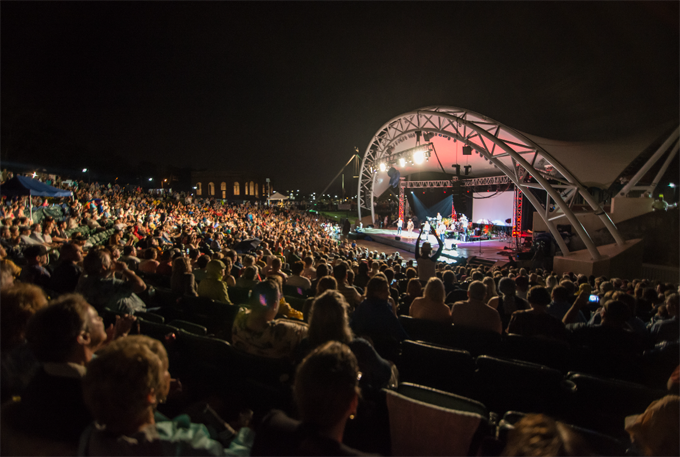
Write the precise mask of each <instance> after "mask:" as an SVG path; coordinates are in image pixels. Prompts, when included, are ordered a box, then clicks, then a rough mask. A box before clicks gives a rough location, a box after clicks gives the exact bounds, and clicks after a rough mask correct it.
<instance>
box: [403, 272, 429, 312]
mask: <svg viewBox="0 0 680 457" xmlns="http://www.w3.org/2000/svg"><path fill="white" fill-rule="evenodd" d="M422 295H423V286H422V285H421V284H420V280H419V279H418V278H411V279H409V280H408V286H406V293H405V294H403V295H402V296H401V299H400V303H399V307H398V309H397V314H399V315H405V316H408V315H409V314H408V312H409V308H410V307H411V303H413V300H415V299H416V298H418V297H421V296H422Z"/></svg>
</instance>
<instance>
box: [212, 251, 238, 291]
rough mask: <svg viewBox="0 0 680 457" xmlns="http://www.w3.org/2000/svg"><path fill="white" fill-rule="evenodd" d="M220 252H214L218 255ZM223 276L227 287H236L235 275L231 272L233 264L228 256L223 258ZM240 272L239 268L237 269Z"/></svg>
mask: <svg viewBox="0 0 680 457" xmlns="http://www.w3.org/2000/svg"><path fill="white" fill-rule="evenodd" d="M219 255H220V254H216V256H219ZM223 260H224V267H225V268H224V278H222V280H223V281H224V282H226V283H227V287H236V277H234V275H233V274H232V273H231V272H233V271H234V264H233V262H232V260H231V259H230V258H229V257H225V258H224V259H223ZM237 271H239V272H240V270H237Z"/></svg>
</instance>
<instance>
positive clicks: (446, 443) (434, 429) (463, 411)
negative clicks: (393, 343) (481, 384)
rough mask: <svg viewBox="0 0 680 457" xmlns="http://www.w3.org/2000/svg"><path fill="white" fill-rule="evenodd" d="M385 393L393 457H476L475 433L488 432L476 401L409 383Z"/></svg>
mask: <svg viewBox="0 0 680 457" xmlns="http://www.w3.org/2000/svg"><path fill="white" fill-rule="evenodd" d="M385 392H386V394H387V409H388V411H389V418H390V436H391V442H392V455H470V454H471V455H475V453H476V446H474V445H473V442H474V443H478V442H479V439H478V437H479V433H478V432H480V431H481V434H482V435H484V434H486V433H487V427H488V420H489V416H488V412H487V410H486V408H485V407H484V405H483V404H481V403H479V402H476V401H474V400H471V399H469V398H465V397H462V396H459V395H454V394H450V393H447V392H443V391H440V390H436V389H430V388H427V387H424V386H419V385H416V384H410V383H402V384H401V385H400V386H399V388H398V389H397V390H396V391H393V390H386V391H385ZM476 438H477V439H476Z"/></svg>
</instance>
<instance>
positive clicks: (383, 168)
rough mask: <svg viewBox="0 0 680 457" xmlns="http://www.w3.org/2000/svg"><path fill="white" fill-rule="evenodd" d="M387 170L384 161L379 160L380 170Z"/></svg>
mask: <svg viewBox="0 0 680 457" xmlns="http://www.w3.org/2000/svg"><path fill="white" fill-rule="evenodd" d="M385 170H387V165H385V162H380V171H385Z"/></svg>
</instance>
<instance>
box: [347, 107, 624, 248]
mask: <svg viewBox="0 0 680 457" xmlns="http://www.w3.org/2000/svg"><path fill="white" fill-rule="evenodd" d="M416 131H420V132H421V133H422V134H425V133H433V134H443V135H447V136H450V137H452V138H454V139H456V140H458V141H461V142H462V143H464V144H465V145H467V146H470V147H472V148H473V149H474V150H475V151H477V153H479V154H480V155H481V156H482V157H484V159H485V160H486V161H489V162H490V163H492V164H493V165H494V166H495V167H496V168H497V169H498V170H499V171H500V172H502V173H503V174H504V175H505V176H506V177H507V178H508V179H509V180H510V181H512V182H513V183H514V184H515V186H516V187H517V188H518V189H520V190H521V191H522V193H523V194H524V195H526V197H527V199H529V201H530V202H531V203H532V205H533V206H534V208H536V210H537V212H538V214H539V216H540V217H541V218H542V219H543V221H544V222H545V224H546V226H547V227H548V229H549V230H550V232H551V233H552V235H553V237H554V238H555V241H556V242H557V244H558V246H559V248H560V250H561V251H562V253H563V255H568V254H569V248H568V247H567V246H566V244H565V242H564V240H563V239H562V237H561V235H560V234H559V232H558V230H557V227H556V225H555V221H556V220H558V219H559V218H561V217H566V218H567V220H568V221H569V222H570V223H571V225H572V226H573V227H574V230H575V231H576V233H577V234H578V235H579V237H580V238H581V239H582V240H583V242H584V244H585V246H586V248H587V249H588V251H589V253H590V255H591V257H592V258H593V260H599V259H602V258H603V256H602V255H601V254H600V252H599V251H598V249H597V247H596V246H595V243H594V242H593V240H592V239H591V237H590V235H589V234H588V233H587V231H586V229H585V227H583V225H582V224H581V222H580V221H579V220H578V218H577V217H576V215H575V214H574V212H573V211H572V210H571V203H572V202H573V201H574V197H575V196H576V195H577V194H580V195H581V196H582V197H583V199H584V200H585V201H586V202H587V203H588V205H589V206H590V207H591V209H592V212H593V213H594V214H595V215H597V216H598V217H599V218H600V220H601V221H602V223H603V224H604V226H605V227H606V228H607V229H608V230H609V232H610V233H611V235H612V237H613V238H614V240H615V241H616V243H617V244H619V245H622V244H625V241H624V240H623V238H622V237H621V235H620V234H619V232H618V230H617V228H616V226H615V225H614V223H613V222H612V220H611V218H610V217H609V215H608V214H607V213H606V212H605V210H604V209H603V208H602V207H601V206H600V205H599V204H598V203H597V201H596V200H595V198H594V197H593V196H592V195H591V194H590V193H589V192H588V190H587V189H586V188H585V186H584V185H583V184H581V182H579V181H578V180H577V179H576V177H574V175H573V174H572V173H571V172H570V171H569V170H568V169H567V168H566V167H564V166H563V165H562V164H560V163H559V162H558V161H557V160H556V159H555V158H554V157H553V156H551V155H550V154H549V153H548V152H547V151H545V150H544V149H543V148H542V147H541V146H539V145H538V144H536V143H535V142H533V141H531V140H529V139H528V138H527V137H526V136H525V135H524V134H522V133H521V132H519V131H517V130H514V129H512V128H510V127H507V126H506V125H504V124H502V123H500V122H497V121H495V120H493V119H490V118H488V117H486V116H484V115H481V114H479V113H475V112H473V111H469V110H465V109H461V108H455V107H445V106H433V107H426V108H422V109H419V110H416V111H412V112H409V113H405V114H402V115H400V116H397V117H395V118H393V119H391V120H390V121H388V122H387V123H385V124H384V125H383V126H382V127H381V128H380V129H379V130H378V132H377V133H376V134H375V135H374V136H373V138H372V139H371V141H370V142H369V144H368V146H367V148H366V152H365V153H364V157H363V160H362V163H361V171H360V173H359V176H360V183H359V190H358V195H357V201H358V211H359V218H361V212H362V208H363V209H365V210H367V211H370V215H371V219H372V220H374V219H375V213H374V205H373V201H374V197H375V195H374V193H373V189H374V186H375V180H376V176H377V168H378V167H377V165H378V162H379V161H380V160H381V159H384V158H387V157H389V155H390V154H391V153H392V152H393V151H394V149H395V146H396V145H397V144H398V142H399V140H400V138H403V137H404V136H408V135H410V134H414V133H415V132H416ZM508 160H509V161H510V162H509V163H507V162H508ZM539 161H542V162H543V163H547V164H549V165H550V166H551V167H552V169H553V171H552V172H551V173H549V174H548V173H547V172H546V171H545V170H540V169H537V168H536V167H535V165H536V164H537V163H538V162H539ZM529 178H533V179H534V180H535V182H528V180H529ZM477 179H480V178H477ZM549 181H557V182H558V183H560V184H557V185H553V184H551V183H550V182H549ZM530 188H536V189H542V190H545V191H546V193H547V195H546V201H545V206H544V205H543V204H542V203H541V202H540V201H539V199H538V197H536V196H535V195H534V194H533V193H532V192H530V191H529V189H530ZM551 201H552V202H554V203H555V207H556V209H555V210H554V211H550V208H551Z"/></svg>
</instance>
